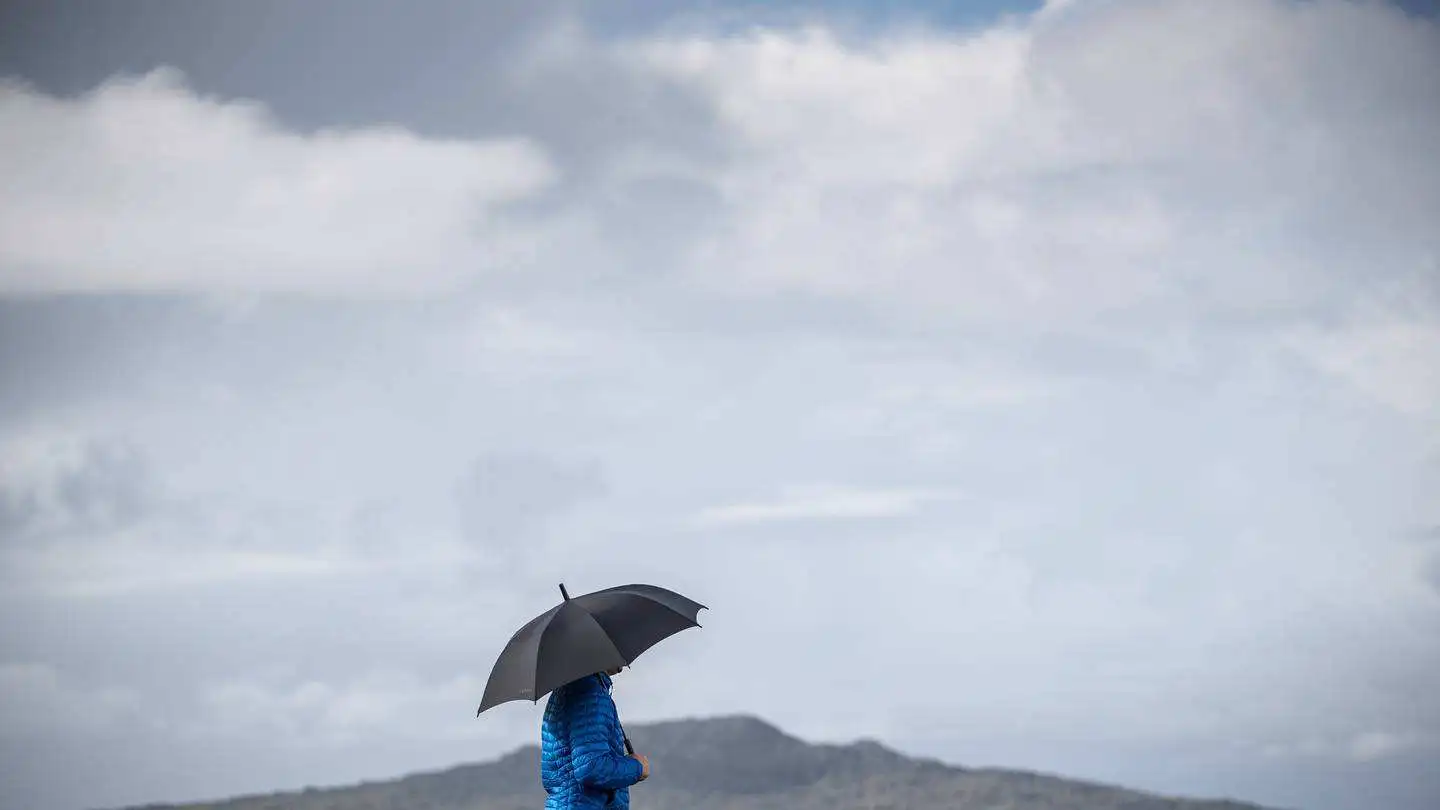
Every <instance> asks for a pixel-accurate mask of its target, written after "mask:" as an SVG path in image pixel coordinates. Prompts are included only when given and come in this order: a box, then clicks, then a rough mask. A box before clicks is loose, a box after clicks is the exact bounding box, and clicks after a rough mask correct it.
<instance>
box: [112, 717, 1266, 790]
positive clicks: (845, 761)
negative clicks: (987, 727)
mask: <svg viewBox="0 0 1440 810" xmlns="http://www.w3.org/2000/svg"><path fill="white" fill-rule="evenodd" d="M628 731H629V734H630V738H631V740H632V741H633V742H634V743H635V746H636V748H637V750H641V751H645V752H647V754H648V755H649V756H650V759H651V762H652V763H653V764H654V766H655V775H654V776H653V777H652V778H651V779H649V780H648V781H646V782H645V783H644V784H643V785H641V786H639V787H637V788H636V789H634V790H633V791H632V794H631V804H632V806H633V807H634V808H635V810H921V809H922V808H923V809H924V810H1264V808H1260V807H1259V806H1258V805H1254V804H1246V803H1243V802H1237V801H1230V800H1200V799H1185V798H1179V797H1169V796H1159V795H1155V794H1151V793H1145V792H1140V791H1135V790H1129V789H1125V788H1122V787H1116V786H1111V785H1104V784H1098V783H1092V782H1085V781H1079V780H1074V779H1065V778H1061V777H1059V776H1050V775H1045V774H1039V773H1032V772H1028V771H1017V770H1004V769H994V768H979V769H971V768H964V767H959V766H955V765H948V764H945V763H942V762H938V761H935V760H929V759H917V758H912V757H907V756H905V755H902V754H900V753H898V752H896V751H893V750H891V749H889V748H886V747H885V746H883V745H881V744H880V743H877V742H874V741H871V740H862V741H859V742H855V743H851V744H847V745H821V744H814V743H809V742H806V741H804V740H801V739H798V738H796V737H793V736H791V735H789V734H786V733H785V732H783V731H781V730H780V729H778V728H776V727H775V726H773V725H771V724H769V723H767V722H765V721H763V720H761V719H759V718H756V717H752V716H748V715H738V716H725V717H712V718H704V719H687V720H673V721H668V722H662V723H653V724H649V725H636V726H633V727H630V728H629V729H628ZM539 756H540V752H539V748H538V747H537V746H534V745H528V746H524V747H522V748H519V749H517V750H515V751H512V752H510V753H508V754H506V755H504V756H502V757H500V758H499V759H496V760H492V761H489V762H483V763H477V764H471V765H460V766H456V767H452V768H448V769H445V770H440V771H434V772H428V773H417V774H412V775H409V776H405V777H402V778H399V779H394V780H390V781H383V782H367V783H363V784H359V785H351V786H344V787H334V788H324V789H316V788H311V789H307V790H304V791H297V792H287V793H273V794H269V795H263V796H243V797H237V798H233V799H226V800H222V801H209V802H200V803H192V804H179V805H176V804H168V805H158V804H152V805H147V806H145V808H143V810H539V808H541V807H543V805H544V799H545V794H544V792H543V791H542V790H541V789H540V787H539V777H538V762H539ZM134 810H141V808H135V809H134Z"/></svg>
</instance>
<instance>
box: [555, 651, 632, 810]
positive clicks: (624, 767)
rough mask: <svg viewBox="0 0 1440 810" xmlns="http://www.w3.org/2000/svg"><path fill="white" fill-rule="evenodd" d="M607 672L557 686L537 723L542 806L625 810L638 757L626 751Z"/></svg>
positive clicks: (579, 809)
mask: <svg viewBox="0 0 1440 810" xmlns="http://www.w3.org/2000/svg"><path fill="white" fill-rule="evenodd" d="M611 684H612V682H611V680H610V676H608V675H606V674H604V673H603V672H602V673H596V674H594V675H587V676H585V677H584V678H581V679H579V680H577V681H571V682H570V683H568V684H565V685H564V686H562V687H560V688H559V689H556V690H555V691H554V692H552V693H551V694H550V699H549V701H548V702H547V703H546V704H545V718H544V720H543V721H542V722H541V726H540V781H541V783H542V784H543V785H544V786H545V793H546V799H545V810H581V809H582V808H601V807H603V808H608V809H609V810H628V808H629V807H630V790H629V788H630V786H631V785H633V784H635V783H636V782H639V781H640V773H641V765H640V761H639V760H637V759H635V758H634V757H630V756H627V755H626V754H625V743H624V732H623V731H622V730H621V728H620V717H619V715H618V714H617V713H616V711H615V701H614V700H612V699H611V697H610V688H611Z"/></svg>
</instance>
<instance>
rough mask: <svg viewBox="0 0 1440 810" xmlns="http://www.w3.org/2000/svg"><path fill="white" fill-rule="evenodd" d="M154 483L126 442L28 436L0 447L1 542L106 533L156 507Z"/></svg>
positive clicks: (41, 434)
mask: <svg viewBox="0 0 1440 810" xmlns="http://www.w3.org/2000/svg"><path fill="white" fill-rule="evenodd" d="M153 487H154V482H153V480H152V478H151V476H150V471H149V470H148V469H147V467H146V464H145V460H144V458H143V457H142V456H141V455H140V453H139V451H138V450H137V449H136V448H135V447H133V446H131V445H129V444H126V443H124V442H119V441H113V440H104V439H93V438H88V437H84V436H79V435H75V434H71V433H66V432H54V431H48V432H46V431H40V432H33V431H32V432H26V433H23V434H20V435H18V436H12V437H10V438H9V440H8V441H5V442H4V443H3V444H0V537H3V538H4V539H5V540H7V541H20V540H24V539H30V538H32V537H34V536H36V535H40V536H47V535H49V536H54V535H69V536H74V535H76V534H80V533H86V532H90V533H94V532H100V533H104V532H107V531H113V530H116V529H121V528H124V527H125V526H127V525H132V524H133V523H135V522H136V521H138V520H139V519H141V518H142V517H143V516H144V515H145V513H146V512H147V511H148V510H149V509H150V508H151V506H152V500H153V498H154V492H153Z"/></svg>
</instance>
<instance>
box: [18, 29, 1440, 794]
mask: <svg viewBox="0 0 1440 810" xmlns="http://www.w3.org/2000/svg"><path fill="white" fill-rule="evenodd" d="M317 58H319V57H318V56H317ZM376 58H382V56H381V55H377V57H376ZM457 58H458V57H457ZM1435 75H1440V29H1437V26H1436V24H1435V23H1434V21H1433V20H1430V19H1427V18H1418V17H1413V16H1406V15H1405V14H1404V13H1402V12H1400V11H1398V10H1395V9H1393V8H1390V7H1388V6H1384V5H1379V4H1351V3H1342V2H1314V3H1304V4H1299V3H1288V2H1278V1H1277V2H1238V1H1237V2H1229V1H1228V0H1226V1H1225V2H1215V1H1214V0H1207V2H1187V1H1186V0H1166V1H1165V2H1109V3H1100V2H1096V3H1085V2H1074V3H1063V4H1062V3H1051V4H1049V5H1047V6H1046V7H1045V8H1044V10H1043V11H1040V12H1038V13H1035V14H1031V15H1021V16H1014V17H1010V18H1005V19H1002V20H1001V21H999V22H993V23H990V24H987V25H984V26H974V27H970V28H955V27H941V26H912V27H904V28H894V29H884V30H852V29H849V28H843V27H840V26H838V25H835V24H832V23H831V22H830V21H828V20H826V19H825V18H824V17H823V16H820V17H816V18H813V19H811V20H808V21H805V22H801V23H797V24H793V25H783V26H782V25H768V26H754V27H742V28H739V29H738V30H737V29H728V28H725V27H724V26H722V25H720V24H719V23H717V22H715V21H713V20H708V19H706V18H704V17H700V18H687V19H684V20H681V19H675V20H671V21H669V22H668V23H666V24H660V25H656V26H654V27H647V28H645V29H643V30H622V31H620V32H618V33H617V32H615V31H613V30H611V31H609V33H606V34H604V35H602V34H600V33H597V32H596V30H595V29H594V28H591V27H587V26H586V25H584V24H583V23H581V22H579V21H577V20H575V19H571V18H565V19H562V20H560V21H559V22H557V23H556V24H555V25H553V26H549V27H546V28H544V29H543V30H542V31H541V32H540V33H539V34H538V35H537V36H536V37H534V38H531V39H527V40H525V41H524V43H523V44H521V45H516V46H514V58H513V59H511V60H509V61H508V62H507V63H506V65H505V66H504V68H503V69H496V70H495V71H493V73H492V74H490V75H489V76H487V82H489V83H490V85H491V86H490V91H491V92H492V93H494V94H496V97H497V98H499V97H503V98H504V99H507V101H506V103H505V104H502V105H498V107H494V108H491V107H487V108H486V109H487V110H490V109H502V108H503V109H504V110H506V112H505V113H504V114H500V113H495V114H494V115H492V116H491V118H490V119H487V120H486V122H485V124H486V125H485V126H484V127H478V126H477V127H476V134H474V135H473V136H471V137H456V138H450V139H441V138H439V137H438V136H436V135H433V134H427V132H425V131H422V129H421V128H420V127H418V126H414V127H410V126H407V122H406V121H403V120H399V121H375V122H373V123H370V124H358V125H357V124H354V123H353V122H347V123H346V124H345V125H344V126H340V125H335V126H325V127H318V128H313V129H306V130H302V129H299V128H297V127H295V126H293V125H291V124H287V123H284V122H282V121H281V120H279V119H277V118H275V117H273V116H272V115H271V114H270V113H269V112H268V111H267V108H266V107H265V105H264V101H263V99H259V100H251V99H236V98H226V97H217V96H214V95H213V94H207V92H205V91H204V90H203V88H200V87H198V86H196V85H193V84H191V83H190V82H189V81H188V80H187V79H186V78H184V77H183V76H182V75H180V74H179V73H178V72H177V71H176V70H174V69H170V68H166V67H164V66H159V65H157V66H156V70H155V71H154V72H148V73H140V74H120V75H117V76H115V77H114V78H112V79H111V80H110V81H107V82H105V83H104V84H102V85H100V86H98V87H95V88H93V89H92V90H90V91H89V92H86V93H82V94H79V95H75V96H62V95H58V94H53V93H50V92H47V91H45V90H43V89H40V88H39V87H38V86H36V85H33V84H25V83H19V82H14V83H11V84H9V85H6V86H5V88H4V89H3V90H0V147H3V148H0V172H3V176H4V178H5V183H4V184H3V187H0V222H3V223H5V224H4V225H0V296H3V300H0V335H3V336H5V337H6V341H5V342H6V344H7V345H6V347H5V348H4V349H3V350H0V358H3V360H4V364H5V367H4V368H3V369H0V372H3V374H0V379H3V380H5V381H7V384H6V387H7V388H11V387H12V386H11V385H10V383H9V381H12V380H13V381H16V383H17V386H16V387H14V388H13V390H10V391H6V392H5V393H4V394H3V397H4V398H3V399H0V401H3V402H5V403H7V409H6V413H5V416H4V418H3V420H0V530H3V532H4V538H3V544H0V585H3V587H0V615H3V616H5V618H4V619H3V620H0V649H4V650H5V651H6V652H5V653H4V655H3V657H0V684H3V685H4V689H3V690H0V718H3V719H4V720H5V721H6V722H4V723H0V746H3V748H0V753H3V752H10V753H11V754H13V755H14V756H13V757H6V756H0V762H3V761H6V760H7V759H9V760H10V761H11V762H14V763H16V764H15V765H14V766H13V767H14V768H15V769H16V770H14V771H13V772H11V773H9V774H7V773H5V772H0V783H4V784H5V785H7V787H6V788H5V789H4V790H6V791H10V792H9V793H0V804H8V803H10V802H11V801H14V802H20V803H21V804H23V805H24V806H31V807H36V808H42V810H66V808H73V807H78V806H82V805H84V806H95V805H113V804H121V803H126V802H143V801H153V800H158V799H165V798H171V799H187V798H197V797H202V796H211V795H220V794H224V793H228V792H236V791H242V790H243V791H252V790H268V789H272V788H276V787H283V786H301V785H304V784H312V783H317V782H332V781H339V780H346V779H360V778H371V777H376V776H380V775H383V774H385V773H396V772H400V771H403V770H406V769H409V768H418V767H433V766H436V765H442V764H445V763H447V762H450V761H456V760H466V759H474V758H477V757H482V756H485V755H489V754H493V753H496V752H498V751H500V750H503V749H505V748H509V747H511V746H513V745H517V744H520V743H523V742H528V741H530V740H531V739H532V738H533V733H534V723H535V719H536V718H535V716H534V708H533V707H530V706H528V705H508V706H505V707H502V708H501V709H499V710H497V711H496V712H495V713H493V715H492V714H487V715H486V718H485V719H484V720H483V721H476V720H475V719H474V717H473V706H474V705H475V703H477V702H478V699H479V696H480V692H481V691H482V687H483V684H482V682H483V678H484V676H485V675H486V674H487V673H488V665H489V663H490V662H491V660H493V654H494V653H495V652H496V651H498V649H499V646H500V645H501V644H503V641H504V639H505V638H508V636H509V634H510V633H511V632H513V629H514V628H515V627H517V626H518V625H519V624H520V623H521V622H523V621H524V620H526V619H528V618H529V617H530V616H531V615H533V614H534V613H537V612H539V611H540V610H542V609H544V608H545V607H547V606H548V605H549V603H550V600H553V599H554V598H555V597H556V596H557V593H558V592H557V591H556V588H555V586H556V584H557V583H558V582H560V581H564V582H566V583H567V584H568V585H569V587H570V589H571V590H572V592H579V591H583V590H589V589H591V588H599V587H604V586H605V585H609V584H615V583H617V582H622V581H652V582H656V583H659V584H664V585H668V586H670V587H675V588H677V589H678V590H681V591H682V592H685V593H687V594H689V595H693V596H694V597H695V598H697V599H699V600H700V601H702V602H704V603H706V604H707V605H711V606H712V611H711V613H709V614H707V616H706V620H705V624H706V627H705V628H704V629H703V630H701V631H697V632H695V633H689V634H683V635H682V636H681V637H677V638H676V639H674V640H673V641H672V642H667V644H666V645H665V646H664V647H662V648H657V649H656V650H655V651H653V652H651V653H647V654H646V657H645V659H644V662H643V665H642V666H637V667H636V668H635V669H634V670H633V671H631V672H628V673H627V674H626V676H625V679H624V684H623V693H624V694H623V708H624V710H625V711H626V713H627V717H628V718H631V719H634V720H640V719H654V718H661V717H671V716H675V715H685V714H711V713H719V712H728V711H749V712H758V713H761V714H763V715H765V716H767V717H770V718H772V719H774V720H776V721H777V722H780V723H781V724H782V725H785V726H786V727H788V728H790V729H792V730H794V731H797V732H799V733H802V734H805V735H808V736H812V737H815V738H826V739H835V738H847V737H854V736H860V735H878V736H881V737H883V738H885V739H886V740H888V741H890V742H892V743H893V744H896V745H899V746H901V747H903V748H906V749H909V750H914V751H917V752H923V753H927V754H931V755H938V756H943V757H946V758H950V759H954V760H957V761H963V762H967V763H975V764H989V763H993V764H1003V765H1015V766H1024V767H1036V768H1043V769H1049V770H1061V771H1067V772H1070V773H1073V774H1076V775H1082V776H1089V777H1092V778H1102V779H1116V780H1121V781H1126V782H1130V783H1132V784H1137V785H1140V786H1142V787H1150V788H1154V789H1159V790H1165V791H1169V792H1177V791H1186V792H1197V793H1205V794H1226V793H1231V794H1233V793H1237V792H1243V793H1244V795H1245V797H1247V798H1252V797H1253V798H1254V799H1256V800H1262V801H1268V802H1271V803H1276V804H1285V805H1299V806H1306V807H1313V808H1316V809H1317V810H1339V808H1342V807H1351V806H1354V807H1359V806H1361V805H1360V804H1351V803H1350V802H1351V800H1352V799H1353V798H1354V797H1355V796H1358V795H1361V794H1364V793H1366V792H1367V791H1368V792H1369V795H1371V797H1372V798H1373V797H1374V796H1380V795H1382V794H1383V792H1384V791H1385V790H1392V794H1393V797H1394V802H1395V804H1394V806H1397V807H1407V808H1408V807H1410V806H1413V807H1415V808H1417V809H1418V808H1420V807H1425V806H1428V805H1426V804H1424V802H1425V801H1428V799H1429V798H1430V797H1429V796H1428V794H1424V793H1423V790H1428V789H1429V788H1428V787H1424V786H1425V785H1429V784H1430V783H1427V782H1424V781H1423V780H1421V778H1420V776H1419V775H1418V774H1419V773H1420V771H1419V770H1418V769H1417V768H1415V767H1412V766H1413V764H1414V763H1416V762H1423V761H1425V760H1426V759H1427V758H1429V757H1432V756H1433V755H1434V753H1435V752H1436V750H1437V748H1436V746H1437V744H1440V742H1437V741H1440V702H1437V701H1436V700H1435V699H1434V698H1433V696H1432V692H1433V690H1431V689H1429V688H1428V684H1429V680H1430V679H1431V677H1432V675H1431V673H1433V672H1434V671H1435V669H1436V667H1437V666H1440V644H1437V641H1436V639H1437V638H1440V636H1437V634H1436V630H1437V628H1440V579H1437V577H1436V573H1435V572H1436V571H1437V570H1440V568H1437V561H1440V549H1437V546H1436V544H1435V543H1434V542H1433V539H1431V538H1429V535H1430V534H1433V531H1430V530H1427V527H1434V526H1436V525H1440V514H1437V513H1436V512H1435V507H1434V504H1435V503H1436V502H1440V499H1437V498H1436V494H1437V493H1440V446H1437V444H1436V436H1437V433H1436V432H1435V429H1436V427H1440V376H1437V369H1440V265H1437V257H1440V238H1437V235H1436V232H1435V229H1434V228H1433V226H1432V225H1431V224H1430V223H1433V222H1436V221H1440V167H1437V165H1436V163H1435V161H1434V159H1433V155H1432V152H1433V149H1432V147H1431V146H1430V145H1431V144H1433V143H1436V142H1440V86H1437V84H1436V83H1435V82H1434V81H1433V79H1430V78H1429V77H1431V76H1435ZM423 86H424V85H423V83H416V88H417V89H416V91H415V92H417V93H421V92H424V89H423ZM352 89H353V88H352ZM275 92H276V93H277V95H283V94H281V93H280V90H279V89H277V90H276V91H275ZM288 97H289V96H287V98H288ZM292 103H293V99H292ZM416 103H417V104H418V103H419V101H417V102H416ZM444 103H453V102H450V101H447V100H446V99H436V100H434V104H435V105H437V106H443V104H444ZM321 106H323V105H321ZM317 108H318V107H317ZM557 111H570V112H571V114H568V115H561V114H559V112H557ZM457 115H459V113H458V112H457ZM462 118H463V117H462ZM457 120H461V119H457ZM463 120H466V121H468V120H469V119H468V118H463ZM457 126H458V125H457ZM499 132H504V133H507V134H504V135H497V134H496V133H499ZM20 383H23V384H24V385H23V390H22V388H21V387H20V386H19V384H20ZM777 634H778V637H777ZM795 639H803V640H804V642H805V643H804V644H803V645H799V646H797V645H796V644H795V643H794V640H795ZM736 662H746V663H744V664H741V665H737V663H736ZM97 695H98V696H100V697H99V703H98V705H101V706H102V707H103V711H89V710H87V711H86V712H78V711H75V710H74V708H73V707H75V706H79V705H86V706H88V707H89V708H90V709H93V708H94V705H96V704H95V701H96V697H95V696H97ZM807 695H808V697H807ZM840 703H843V704H844V705H846V706H848V707H851V708H850V709H848V710H847V711H845V712H836V711H834V710H833V706H834V705H837V704H840ZM127 730H128V731H127ZM276 739H283V740H284V741H285V742H286V746H285V747H283V750H281V749H275V750H270V748H269V747H271V743H273V742H274V741H275V740H276ZM198 740H203V741H204V742H205V744H204V745H196V744H195V743H196V741H198ZM207 752H208V753H207ZM107 757H108V759H107ZM239 758H243V759H244V761H246V762H248V763H250V764H251V765H252V767H250V768H247V769H246V771H245V773H244V774H239V773H235V772H234V771H233V769H227V768H226V767H225V763H226V762H234V761H237V759H239ZM77 762H78V763H80V764H82V765H85V764H87V763H88V764H89V765H90V766H93V768H92V771H93V773H95V775H96V778H95V780H94V781H93V782H92V783H90V784H89V785H88V786H78V785H72V784H70V782H69V781H68V780H66V781H59V780H55V779H51V778H47V777H46V776H45V775H46V774H51V773H54V772H56V771H57V769H59V770H66V772H69V771H70V770H73V768H74V767H75V763H77ZM106 762H109V763H110V764H108V765H107V764H105V763H106ZM157 763H160V764H157ZM1181 763H1186V764H1181ZM162 765H163V767H162ZM1406 768H1410V769H1411V770H1404V769H1406ZM1387 769H1390V770H1387ZM176 773H183V774H185V775H184V776H175V775H174V774H176ZM1397 773H1398V774H1400V776H1398V777H1397V776H1396V774H1397ZM27 774H35V775H38V776H27ZM1337 774H1344V777H1343V778H1344V779H1345V780H1347V781H1346V784H1345V785H1340V784H1338V783H1337V782H1336V781H1335V780H1338V779H1341V777H1340V776H1337ZM1401 779H1408V780H1409V781H1408V782H1407V785H1419V786H1421V788H1418V789H1417V790H1416V791H1412V792H1411V793H1410V794H1405V793H1404V791H1402V790H1400V787H1402V786H1400V785H1398V782H1397V780H1401ZM1327 780H1330V781H1327ZM1367 780H1368V781H1367ZM11 785H14V786H15V787H10V786H11ZM1347 785H1348V789H1349V790H1350V791H1351V792H1348V793H1347V792H1346V791H1347ZM1437 789H1440V786H1437ZM1355 801H1359V800H1358V799H1356V800H1355ZM1403 801H1411V802H1412V805H1404V804H1402V802H1403ZM1416 802H1418V803H1416Z"/></svg>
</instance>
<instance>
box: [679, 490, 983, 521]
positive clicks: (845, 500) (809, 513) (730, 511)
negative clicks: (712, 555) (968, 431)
mask: <svg viewBox="0 0 1440 810" xmlns="http://www.w3.org/2000/svg"><path fill="white" fill-rule="evenodd" d="M957 497H958V496H956V495H955V494H952V493H946V492H935V491H926V490H913V489H865V488H857V487H840V486H826V485H819V486H798V487H787V488H786V489H785V490H784V491H783V492H782V493H781V495H780V497H779V498H777V499H775V500H772V501H756V502H742V503H732V504H725V505H722V506H712V507H708V508H705V509H702V510H701V511H700V512H699V513H698V514H697V515H696V516H695V522H696V524H697V525H699V526H705V527H714V526H725V525H735V524H747V523H770V522H775V521H797V520H845V519H852V518H894V517H905V516H908V515H912V514H914V513H915V512H916V511H917V510H918V509H920V507H921V506H922V505H923V504H926V503H929V502H932V501H946V500H955V499H956V498H957Z"/></svg>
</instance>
